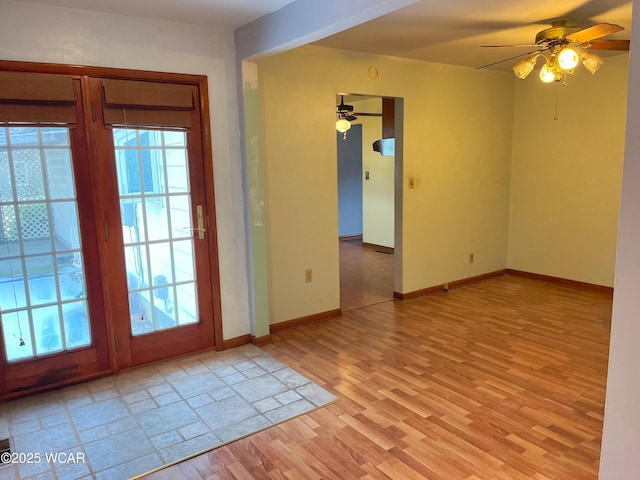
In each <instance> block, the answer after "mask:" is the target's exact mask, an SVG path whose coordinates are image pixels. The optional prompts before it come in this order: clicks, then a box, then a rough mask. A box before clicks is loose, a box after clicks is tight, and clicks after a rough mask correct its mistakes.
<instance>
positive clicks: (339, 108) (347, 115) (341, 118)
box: [336, 95, 358, 138]
mask: <svg viewBox="0 0 640 480" xmlns="http://www.w3.org/2000/svg"><path fill="white" fill-rule="evenodd" d="M336 113H337V114H338V120H337V121H336V130H338V131H339V132H340V133H344V138H347V130H349V129H350V128H351V122H353V121H354V120H357V119H358V117H356V116H355V115H354V114H353V105H345V103H344V95H340V105H336Z"/></svg>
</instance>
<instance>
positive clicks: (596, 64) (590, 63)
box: [582, 52, 604, 75]
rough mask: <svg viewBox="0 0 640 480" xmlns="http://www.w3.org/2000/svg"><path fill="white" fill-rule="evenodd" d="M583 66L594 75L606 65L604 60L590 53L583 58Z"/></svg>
mask: <svg viewBox="0 0 640 480" xmlns="http://www.w3.org/2000/svg"><path fill="white" fill-rule="evenodd" d="M582 65H584V68H586V69H587V70H588V71H589V73H591V74H592V75H593V74H594V73H596V72H597V71H598V70H599V69H600V67H601V66H602V65H604V60H602V58H600V57H599V56H598V55H596V54H595V53H590V52H589V53H585V54H584V55H583V56H582Z"/></svg>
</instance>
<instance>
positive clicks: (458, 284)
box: [449, 269, 507, 290]
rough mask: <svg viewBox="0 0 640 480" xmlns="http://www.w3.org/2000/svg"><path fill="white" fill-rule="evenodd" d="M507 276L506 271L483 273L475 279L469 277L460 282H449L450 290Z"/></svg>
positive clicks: (474, 277)
mask: <svg viewBox="0 0 640 480" xmlns="http://www.w3.org/2000/svg"><path fill="white" fill-rule="evenodd" d="M506 274H507V270H506V269H502V270H496V271H495V272H489V273H483V274H480V275H475V276H473V277H467V278H463V279H460V280H454V281H453V282H449V290H450V289H452V288H457V287H462V286H464V285H469V284H470V283H477V282H481V281H483V280H489V279H491V278H498V277H502V276H503V275H506Z"/></svg>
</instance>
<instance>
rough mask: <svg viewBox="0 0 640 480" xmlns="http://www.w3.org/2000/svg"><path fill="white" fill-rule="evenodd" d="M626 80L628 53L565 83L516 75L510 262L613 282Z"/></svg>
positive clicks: (581, 278)
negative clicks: (519, 77)
mask: <svg viewBox="0 0 640 480" xmlns="http://www.w3.org/2000/svg"><path fill="white" fill-rule="evenodd" d="M627 82H628V55H619V56H616V57H611V58H607V59H606V62H605V64H604V66H603V67H602V68H601V69H600V71H598V72H597V73H596V74H595V75H590V74H589V73H588V72H587V71H586V70H584V69H583V68H579V69H578V70H577V71H576V73H575V75H573V76H569V77H568V79H567V86H563V85H562V84H553V85H545V84H542V82H540V81H539V79H538V78H535V76H534V75H533V74H532V75H531V77H530V78H527V79H525V80H524V81H517V83H516V85H517V87H516V96H515V100H516V101H515V118H516V121H515V124H514V134H513V161H512V167H511V169H512V174H511V201H510V216H509V267H510V268H513V269H517V270H524V271H527V272H534V273H540V274H544V275H551V276H554V277H560V278H567V279H571V280H577V281H581V282H587V283H594V284H597V285H606V286H613V278H614V267H615V257H616V237H617V227H618V213H619V208H620V188H621V181H622V162H623V157H624V132H625V122H626V104H627ZM556 94H557V98H558V115H557V118H558V119H557V120H554V113H555V108H556V107H555V102H556Z"/></svg>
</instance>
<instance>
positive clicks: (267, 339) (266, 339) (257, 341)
mask: <svg viewBox="0 0 640 480" xmlns="http://www.w3.org/2000/svg"><path fill="white" fill-rule="evenodd" d="M251 343H253V344H254V345H256V346H257V347H261V346H263V345H268V344H269V343H271V335H263V336H262V337H254V336H253V335H251Z"/></svg>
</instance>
